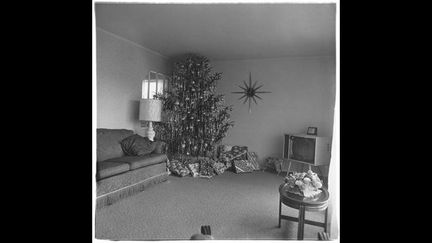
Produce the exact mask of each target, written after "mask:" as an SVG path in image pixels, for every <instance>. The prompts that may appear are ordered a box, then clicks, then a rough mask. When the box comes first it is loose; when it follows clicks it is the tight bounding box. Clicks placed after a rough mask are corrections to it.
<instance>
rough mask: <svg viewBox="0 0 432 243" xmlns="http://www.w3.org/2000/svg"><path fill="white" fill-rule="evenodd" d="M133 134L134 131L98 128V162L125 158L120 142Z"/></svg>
mask: <svg viewBox="0 0 432 243" xmlns="http://www.w3.org/2000/svg"><path fill="white" fill-rule="evenodd" d="M133 134H134V132H133V131H132V130H126V129H106V128H98V129H97V132H96V136H97V137H96V143H97V148H96V150H97V161H104V160H106V159H111V158H116V157H121V156H123V155H124V154H123V150H122V148H121V146H120V142H121V141H122V140H123V139H125V138H127V137H129V136H131V135H133Z"/></svg>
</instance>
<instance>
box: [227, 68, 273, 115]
mask: <svg viewBox="0 0 432 243" xmlns="http://www.w3.org/2000/svg"><path fill="white" fill-rule="evenodd" d="M257 82H258V81H255V83H254V84H253V85H252V74H251V73H250V72H249V85H248V84H247V83H246V82H245V81H244V80H243V84H244V87H242V86H240V85H239V87H240V88H241V89H242V90H243V91H238V92H231V93H234V94H243V95H242V96H241V97H240V98H239V100H240V99H243V98H244V101H243V104H244V103H246V102H249V113H251V101H252V100H253V101H254V102H255V104H257V105H258V103H257V101H256V99H255V97H256V98H258V99H260V100H262V98H261V97H259V95H257V94H262V93H271V92H269V91H258V89H259V88H261V87H262V85H260V86H258V87H256V85H257Z"/></svg>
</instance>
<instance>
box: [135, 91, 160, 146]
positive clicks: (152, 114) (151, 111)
mask: <svg viewBox="0 0 432 243" xmlns="http://www.w3.org/2000/svg"><path fill="white" fill-rule="evenodd" d="M139 120H140V121H148V122H149V125H148V128H147V132H146V135H147V137H148V138H149V140H150V141H153V139H154V136H155V135H156V133H155V131H154V130H153V124H152V122H159V121H162V101H161V100H152V99H142V100H140V107H139Z"/></svg>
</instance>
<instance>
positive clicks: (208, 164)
mask: <svg viewBox="0 0 432 243" xmlns="http://www.w3.org/2000/svg"><path fill="white" fill-rule="evenodd" d="M199 164H200V170H199V175H200V176H204V177H209V176H210V177H211V176H214V175H215V172H214V169H213V166H212V164H214V161H213V160H212V159H210V158H202V159H200V160H199Z"/></svg>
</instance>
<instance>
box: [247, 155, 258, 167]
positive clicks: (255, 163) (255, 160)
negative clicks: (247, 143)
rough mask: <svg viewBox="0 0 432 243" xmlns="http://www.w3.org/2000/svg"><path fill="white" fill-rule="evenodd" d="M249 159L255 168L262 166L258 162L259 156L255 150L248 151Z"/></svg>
mask: <svg viewBox="0 0 432 243" xmlns="http://www.w3.org/2000/svg"><path fill="white" fill-rule="evenodd" d="M247 160H248V161H249V163H250V164H251V165H252V167H253V169H254V170H260V166H259V164H258V156H257V154H256V153H255V152H248V153H247Z"/></svg>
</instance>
